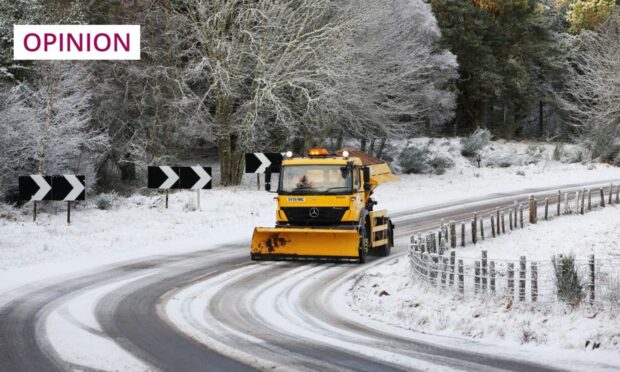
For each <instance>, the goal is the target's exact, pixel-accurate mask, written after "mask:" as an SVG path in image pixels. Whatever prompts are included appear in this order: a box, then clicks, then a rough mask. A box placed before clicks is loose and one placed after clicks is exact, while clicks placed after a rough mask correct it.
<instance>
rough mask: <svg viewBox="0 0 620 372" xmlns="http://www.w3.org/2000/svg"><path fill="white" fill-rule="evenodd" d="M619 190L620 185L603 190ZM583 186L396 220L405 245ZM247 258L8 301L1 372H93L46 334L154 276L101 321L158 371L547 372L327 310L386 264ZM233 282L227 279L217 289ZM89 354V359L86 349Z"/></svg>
mask: <svg viewBox="0 0 620 372" xmlns="http://www.w3.org/2000/svg"><path fill="white" fill-rule="evenodd" d="M612 181H613V182H616V183H617V181H618V180H610V181H606V182H597V183H596V185H605V184H609V182H612ZM584 186H587V184H574V185H563V186H555V187H549V188H541V189H532V190H526V191H525V192H522V193H518V192H515V193H509V194H497V195H495V196H494V197H490V196H487V197H485V198H477V199H470V200H468V201H467V203H466V204H463V203H459V202H455V203H448V204H446V205H443V206H439V208H437V207H429V208H422V209H418V210H414V211H412V212H406V213H405V212H401V213H397V214H393V216H394V219H395V220H396V224H397V230H396V232H397V234H398V235H399V236H400V237H403V236H409V235H411V234H413V233H416V232H418V231H426V230H429V229H431V228H437V226H438V224H439V222H440V220H441V219H444V220H446V221H448V220H456V221H458V220H461V219H468V218H470V217H471V214H472V213H473V212H482V213H483V214H485V213H491V212H492V211H494V210H495V207H497V206H500V207H506V206H510V205H512V203H513V201H514V200H520V201H524V200H525V199H526V197H527V195H529V194H532V193H536V194H538V196H539V197H541V198H544V196H546V195H549V196H553V195H555V192H556V190H557V189H558V188H562V190H564V191H566V190H567V189H570V188H573V189H575V190H576V189H580V188H582V187H584ZM547 191H548V192H547ZM552 200H553V199H552ZM483 214H481V215H483ZM399 243H400V244H402V245H401V246H399V248H398V249H397V250H395V254H399V253H398V251H400V252H401V253H400V254H404V250H405V246H406V241H404V240H403V239H402V238H401V239H400V240H399ZM248 250H249V248H248V247H247V246H245V245H239V244H233V245H228V246H226V245H223V246H220V247H218V248H216V249H212V250H208V251H203V252H194V253H191V254H184V255H178V256H167V257H163V258H162V257H158V258H149V259H146V260H142V261H140V262H137V261H136V262H132V263H128V264H125V265H122V266H120V267H107V268H102V269H101V270H98V271H96V272H94V273H92V274H86V275H81V276H78V277H74V278H63V279H61V280H56V281H53V282H50V283H46V284H37V285H32V286H27V287H23V288H20V289H17V290H15V291H13V292H12V293H11V296H12V297H14V299H12V300H11V301H9V302H8V303H6V304H4V305H3V306H2V307H0V370H11V371H13V370H15V371H47V370H67V369H74V368H78V369H84V370H89V369H90V368H89V367H88V366H79V365H75V364H71V363H68V362H66V361H64V360H63V358H62V355H58V354H57V353H56V352H55V351H54V349H53V345H49V343H48V340H47V337H46V334H45V329H44V327H42V324H44V322H45V320H46V318H47V317H48V316H49V314H50V313H51V312H52V311H53V310H54V309H58V308H60V307H62V305H63V304H64V303H67V302H68V301H70V300H71V298H74V297H75V296H78V295H79V294H81V293H84V291H86V290H91V289H93V288H96V287H98V286H103V285H109V284H110V283H112V282H114V281H119V280H126V279H128V278H129V277H131V276H132V275H136V274H144V273H145V272H146V270H156V272H155V274H153V275H151V276H149V277H146V278H143V279H137V280H135V281H132V282H131V283H129V284H126V285H123V286H121V287H120V288H117V289H115V290H113V291H112V292H110V293H109V294H108V295H106V296H104V297H103V298H101V299H100V300H99V302H98V305H97V307H96V310H95V313H96V314H95V315H96V319H97V321H98V322H99V323H100V324H101V328H102V329H103V332H104V333H105V334H106V335H107V337H109V339H111V340H114V341H115V342H116V343H117V344H118V345H120V346H121V347H123V348H124V349H125V350H127V351H128V352H130V353H131V354H133V355H134V356H136V357H138V358H139V359H141V360H143V361H144V362H145V363H147V364H148V365H151V366H153V367H154V368H156V369H161V370H174V371H183V370H206V369H208V370H224V369H225V370H231V369H234V370H237V369H251V368H261V369H269V368H272V367H276V368H277V367H281V368H283V369H309V370H317V369H319V370H323V369H326V368H329V369H351V370H377V369H380V370H390V369H407V370H411V369H416V366H417V367H418V368H420V369H452V368H456V369H467V370H487V369H494V370H497V369H508V370H524V369H527V370H546V369H548V368H547V367H545V366H543V365H540V364H535V363H533V362H530V361H521V360H516V359H511V358H510V357H502V356H497V355H493V356H486V355H481V354H479V353H475V352H474V353H472V352H469V351H464V350H460V349H455V348H452V347H449V346H444V345H443V344H442V345H436V344H429V343H426V342H423V341H419V340H416V337H403V336H401V335H394V334H393V333H390V332H384V331H381V330H377V329H376V328H373V327H368V326H366V325H365V324H363V323H361V322H358V321H355V320H353V319H349V318H348V317H346V316H343V315H342V314H341V313H340V312H338V311H335V309H334V308H333V307H332V306H331V305H330V301H331V300H330V298H331V297H332V296H334V293H337V288H335V287H334V283H343V282H344V281H345V279H347V278H350V277H351V276H352V275H354V274H355V273H356V272H360V271H362V270H364V269H365V268H368V267H370V266H371V265H374V264H377V263H379V262H381V261H383V260H377V259H372V260H371V262H370V263H369V264H368V265H366V266H359V265H355V264H344V263H342V264H328V263H323V264H319V263H281V262H271V263H269V262H267V263H254V262H250V261H249V258H248V256H249V254H248ZM226 275H229V276H230V277H228V278H227V279H226V280H223V279H221V278H223V277H224V276H226ZM235 275H239V277H235ZM218 280H219V281H220V283H219V284H218V285H219V286H215V287H214V285H213V281H218ZM210 281H211V282H210ZM205 283H207V284H208V286H207V287H204V286H203V285H204V284H205ZM265 283H267V284H265ZM261 285H262V286H261ZM201 286H203V287H201ZM209 288H216V290H214V291H212V292H211V293H210V295H209V296H210V297H209V298H208V299H207V301H206V302H204V303H203V304H201V306H202V305H204V311H201V310H200V308H199V307H197V306H196V299H197V298H200V295H201V293H202V292H203V291H208V290H209ZM257 288H258V289H257ZM188 289H193V290H195V291H194V292H193V293H194V294H193V297H194V298H191V297H186V295H187V293H188V292H184V291H187V290H188ZM189 293H191V291H190V292H189ZM175 296H176V297H175ZM203 300H204V299H203ZM174 301H178V302H180V303H182V304H183V305H182V309H181V311H180V314H181V317H182V318H183V319H184V320H185V321H186V324H185V326H184V327H182V326H180V325H179V317H178V314H177V317H176V319H174V318H175V317H174V316H171V314H169V313H168V311H167V310H168V309H171V308H172V307H171V304H173V303H174ZM192 333H193V334H192ZM414 333H415V332H412V334H414ZM233 351H236V352H233ZM84 352H85V353H88V348H87V347H85V348H84ZM110 358H111V360H112V359H113V358H114V356H110Z"/></svg>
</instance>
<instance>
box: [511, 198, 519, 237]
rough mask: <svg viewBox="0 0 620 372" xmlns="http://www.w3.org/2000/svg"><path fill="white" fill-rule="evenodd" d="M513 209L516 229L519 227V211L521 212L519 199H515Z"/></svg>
mask: <svg viewBox="0 0 620 372" xmlns="http://www.w3.org/2000/svg"><path fill="white" fill-rule="evenodd" d="M512 209H513V210H514V214H515V216H514V218H513V219H512V220H513V221H514V222H515V230H516V229H517V213H518V212H519V204H517V201H516V200H515V202H514V204H513V206H512Z"/></svg>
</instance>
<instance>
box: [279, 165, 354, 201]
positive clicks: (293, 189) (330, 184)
mask: <svg viewBox="0 0 620 372" xmlns="http://www.w3.org/2000/svg"><path fill="white" fill-rule="evenodd" d="M351 192H352V182H351V171H350V169H349V168H348V167H347V166H346V165H288V166H283V167H282V169H281V171H280V187H279V193H280V194H291V195H293V194H308V195H312V194H314V195H337V194H350V193H351Z"/></svg>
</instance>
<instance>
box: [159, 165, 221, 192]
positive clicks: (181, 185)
mask: <svg viewBox="0 0 620 372" xmlns="http://www.w3.org/2000/svg"><path fill="white" fill-rule="evenodd" d="M148 187H149V188H150V189H162V190H168V189H190V190H204V189H210V188H211V167H201V166H198V165H196V166H193V167H170V166H166V165H162V166H158V167H149V169H148Z"/></svg>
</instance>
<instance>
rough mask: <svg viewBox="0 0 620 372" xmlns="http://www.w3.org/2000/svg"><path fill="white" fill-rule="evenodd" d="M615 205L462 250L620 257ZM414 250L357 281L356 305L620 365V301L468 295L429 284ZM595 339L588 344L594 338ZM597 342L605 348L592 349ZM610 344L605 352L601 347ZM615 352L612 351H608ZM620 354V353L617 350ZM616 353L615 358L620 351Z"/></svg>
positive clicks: (399, 321) (351, 301) (375, 313)
mask: <svg viewBox="0 0 620 372" xmlns="http://www.w3.org/2000/svg"><path fill="white" fill-rule="evenodd" d="M619 212H620V208H619V207H617V206H615V207H607V208H605V209H602V210H599V211H593V212H591V213H589V214H586V215H583V216H581V215H578V216H577V215H573V216H562V217H560V218H556V219H555V220H552V221H549V222H540V223H539V224H537V225H532V226H528V227H526V228H525V229H523V230H516V231H512V232H510V233H507V234H506V235H503V236H500V237H498V238H496V239H487V240H485V241H484V242H482V243H480V244H478V245H476V246H473V245H470V246H468V247H466V248H462V249H461V248H459V249H458V250H457V255H458V256H459V258H461V257H464V258H466V257H471V258H474V257H475V258H478V259H479V257H480V250H483V249H485V250H487V251H488V252H489V253H488V254H489V259H498V258H505V259H515V258H517V257H518V256H520V255H526V256H527V257H528V259H533V258H536V259H545V260H549V259H550V257H551V255H553V254H560V253H564V254H570V253H574V254H575V255H577V257H585V256H586V255H587V254H590V253H595V254H596V255H597V258H602V257H613V258H617V257H620V246H619V244H618V237H619V233H618V231H620V230H619V227H620V222H618V213H619ZM410 270H411V268H410V264H409V261H408V257H407V256H401V257H400V258H398V259H396V260H391V261H388V262H387V263H383V264H380V265H378V266H376V267H374V268H372V269H371V270H368V271H367V272H363V273H361V274H359V275H358V276H357V277H356V279H355V280H354V281H352V282H351V283H350V287H351V291H349V292H348V293H347V302H348V305H349V306H350V307H351V308H352V309H353V310H354V311H355V312H357V313H359V314H360V315H362V316H366V317H370V318H373V319H376V320H378V321H382V322H386V323H389V324H393V325H396V326H400V327H403V328H408V329H412V330H416V331H419V332H425V333H431V334H439V335H450V336H457V337H459V336H460V337H467V338H471V339H480V340H484V341H487V342H501V343H505V344H506V345H507V346H511V345H515V344H518V345H548V346H553V347H557V348H562V349H571V350H581V351H583V352H589V353H592V355H593V356H594V358H596V357H598V356H599V354H597V353H603V355H605V357H609V356H612V357H614V356H615V361H616V363H618V365H620V315H618V310H620V304H618V303H615V304H614V303H607V304H597V305H592V306H591V305H587V304H581V305H579V306H578V307H576V308H573V307H571V306H570V305H565V304H561V303H556V304H535V305H532V304H520V303H513V301H512V300H510V299H507V298H501V297H495V298H490V297H483V298H474V297H472V298H467V299H465V300H462V299H460V298H457V297H456V296H454V294H453V293H452V292H442V291H440V290H438V289H435V288H429V287H427V285H426V284H424V283H416V282H415V280H414V279H413V278H412V274H411V271H410ZM588 341H589V344H588V347H586V343H587V342H588ZM594 343H600V348H598V349H596V350H589V349H591V348H592V345H593V344H594ZM601 350H602V351H601ZM607 352H612V353H611V354H608V353H607ZM614 353H615V354H614ZM612 359H613V358H612Z"/></svg>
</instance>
